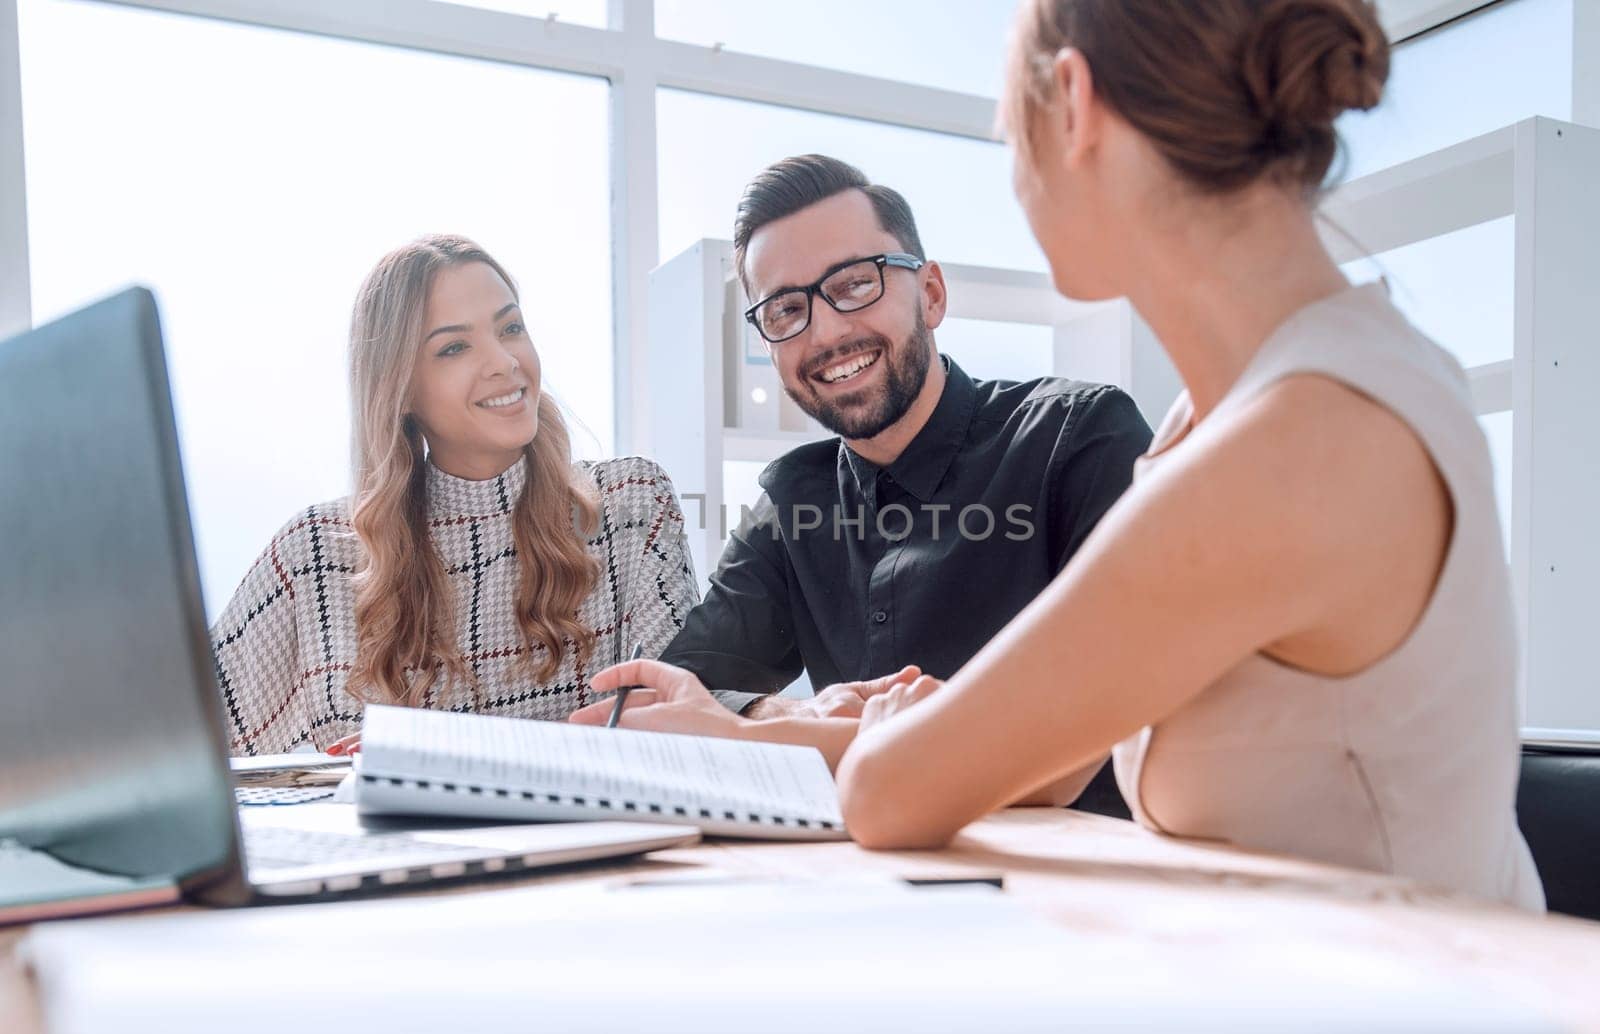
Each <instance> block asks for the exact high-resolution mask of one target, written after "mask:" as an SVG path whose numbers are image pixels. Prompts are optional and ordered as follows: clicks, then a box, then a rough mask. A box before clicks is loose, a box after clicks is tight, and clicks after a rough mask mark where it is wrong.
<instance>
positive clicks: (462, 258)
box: [348, 235, 599, 705]
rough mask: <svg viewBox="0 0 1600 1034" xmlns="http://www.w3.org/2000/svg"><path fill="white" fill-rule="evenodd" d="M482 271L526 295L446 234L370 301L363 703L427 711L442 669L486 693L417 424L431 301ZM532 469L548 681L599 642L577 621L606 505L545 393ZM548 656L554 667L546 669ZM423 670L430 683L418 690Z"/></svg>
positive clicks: (361, 516)
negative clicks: (433, 523) (477, 675)
mask: <svg viewBox="0 0 1600 1034" xmlns="http://www.w3.org/2000/svg"><path fill="white" fill-rule="evenodd" d="M469 262H482V263H483V264H484V265H487V266H488V267H489V268H490V269H493V270H494V271H495V273H497V274H498V275H499V277H500V279H501V280H504V281H505V283H506V286H507V287H508V288H510V289H511V294H512V297H513V298H515V297H516V294H517V287H516V284H515V283H514V282H513V281H512V279H511V277H510V276H508V275H507V274H506V271H505V270H504V269H503V268H501V266H500V264H499V263H498V262H496V261H495V260H494V259H493V258H491V257H489V255H488V254H487V253H486V252H485V251H484V250H483V249H482V248H480V247H478V246H477V245H476V244H474V243H472V242H471V241H469V240H467V239H465V238H463V237H451V236H443V235H439V236H431V237H423V238H420V239H418V240H415V241H412V242H411V243H410V244H407V245H405V246H404V247H402V248H399V249H397V250H395V251H392V252H390V253H389V254H388V255H385V256H384V257H383V259H382V260H380V261H379V262H378V265H377V267H376V268H374V269H373V271H372V272H371V273H370V274H368V276H367V279H366V281H365V282H364V283H363V284H362V285H361V290H360V292H359V293H358V294H357V296H356V303H355V311H354V313H353V314H352V317H351V323H350V393H351V401H352V403H353V404H352V407H351V408H352V411H353V414H354V427H353V428H352V430H353V443H352V444H353V452H354V461H355V494H354V496H353V497H352V500H351V511H352V523H353V524H354V526H355V531H356V534H357V536H359V537H360V539H361V545H362V547H363V548H362V554H363V558H362V562H361V566H360V568H359V570H358V571H357V572H356V576H355V583H354V584H355V588H356V601H355V616H356V660H355V665H354V667H353V668H352V670H351V672H350V680H349V683H348V684H349V687H350V690H351V692H352V693H353V694H354V695H356V696H357V697H359V698H361V699H366V700H371V701H377V702H382V703H405V704H413V705H415V704H418V703H420V702H421V701H422V700H423V699H424V698H425V696H426V694H427V691H428V689H429V687H431V686H432V685H433V683H434V681H435V680H436V679H437V678H438V676H439V673H440V669H441V668H442V669H444V670H447V671H449V672H450V673H451V674H452V675H454V676H456V677H457V678H459V679H460V680H462V681H464V682H466V683H467V684H469V685H474V686H475V685H476V680H475V679H474V678H473V676H472V671H471V668H470V667H469V666H468V665H467V663H466V662H465V660H464V659H463V658H462V656H461V652H460V650H459V649H458V648H457V634H456V620H455V608H454V597H453V595H452V589H451V586H450V581H449V578H448V576H447V575H446V573H445V569H444V562H443V561H442V560H441V559H440V557H439V552H438V550H437V549H436V548H435V547H434V545H433V541H432V535H431V533H430V531H429V523H428V499H427V487H428V474H427V469H426V467H425V466H424V464H425V463H426V462H427V461H426V458H425V452H424V442H423V438H422V431H421V429H420V428H419V427H418V426H417V422H416V420H415V419H414V418H412V417H411V416H409V415H407V413H406V408H407V406H408V404H409V403H408V396H409V392H410V385H411V375H412V372H413V370H414V369H415V367H416V357H417V349H418V345H419V343H420V342H421V341H422V334H423V329H424V328H423V322H422V320H423V309H424V306H425V305H426V304H427V300H428V292H429V290H430V289H431V288H432V286H433V281H434V279H435V277H436V276H437V275H438V273H439V270H441V269H443V268H445V267H447V266H458V265H463V264H465V263H469ZM523 462H524V463H526V464H527V468H528V469H527V473H528V476H527V483H526V484H525V486H524V487H523V489H522V494H521V495H520V496H519V497H518V499H517V501H516V504H515V507H514V509H513V511H512V518H511V532H512V540H513V541H514V542H515V543H516V550H517V560H518V564H519V567H520V579H519V585H518V591H517V600H516V612H517V625H518V627H519V628H520V629H521V630H522V635H523V639H524V641H525V646H526V651H527V652H526V654H525V656H524V660H525V661H526V662H527V663H528V665H529V668H530V670H531V671H532V672H533V675H534V677H535V678H536V679H538V680H540V681H544V680H547V679H549V678H551V677H552V676H554V675H555V673H556V671H557V669H558V668H559V667H560V665H561V660H562V657H563V655H564V654H565V649H566V648H565V645H564V644H565V643H566V642H571V643H573V644H574V645H575V646H576V648H577V650H578V655H579V656H580V657H585V656H587V654H588V651H589V649H590V648H591V646H592V640H593V635H592V634H591V633H590V631H589V630H588V629H586V628H584V626H583V625H581V624H580V623H579V622H578V619H577V613H578V608H579V606H581V604H582V603H583V600H584V597H586V596H587V595H588V594H589V591H590V589H592V588H593V586H594V584H595V582H596V580H597V579H598V578H599V565H598V564H597V563H596V562H595V560H594V558H593V557H591V556H589V554H588V550H587V549H586V548H585V543H584V538H585V537H586V536H587V535H588V534H590V533H592V531H593V529H594V527H595V525H596V523H597V521H598V519H599V507H598V502H597V500H596V499H595V497H594V490H593V488H592V486H590V485H589V484H588V482H587V481H586V480H585V479H584V478H583V477H582V476H581V475H580V474H579V473H578V472H577V471H575V470H574V469H573V466H572V453H571V445H570V439H569V437H568V434H567V426H566V422H565V421H564V420H563V419H562V417H561V413H560V410H559V409H558V408H557V404H556V400H555V399H554V398H553V397H552V396H551V395H549V394H548V393H546V392H541V393H540V395H539V432H538V434H537V435H536V436H535V437H534V439H533V441H532V442H530V443H529V444H528V447H527V448H526V449H525V450H524V454H523ZM580 531H581V533H580ZM539 647H542V648H543V652H544V656H543V659H542V660H540V661H539V663H538V664H537V665H535V664H533V654H534V652H535V650H536V648H539ZM411 672H416V673H417V674H418V676H419V677H418V678H417V679H416V681H415V682H414V683H412V682H411V681H410V673H411Z"/></svg>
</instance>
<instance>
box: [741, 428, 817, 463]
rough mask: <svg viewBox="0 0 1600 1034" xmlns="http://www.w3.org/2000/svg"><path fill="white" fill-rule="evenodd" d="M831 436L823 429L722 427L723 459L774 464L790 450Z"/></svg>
mask: <svg viewBox="0 0 1600 1034" xmlns="http://www.w3.org/2000/svg"><path fill="white" fill-rule="evenodd" d="M831 437H832V435H829V434H828V433H826V432H825V431H822V430H816V431H751V430H747V429H746V428H742V427H725V428H723V429H722V458H723V459H725V460H739V461H744V462H757V463H770V462H771V461H773V460H775V459H777V458H778V457H779V456H782V455H783V454H784V453H786V452H788V451H789V450H790V449H794V448H798V447H799V446H802V445H809V444H810V443H811V442H820V441H822V440H823V439H826V438H831Z"/></svg>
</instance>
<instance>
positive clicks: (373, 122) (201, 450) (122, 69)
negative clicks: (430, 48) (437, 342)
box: [20, 0, 612, 613]
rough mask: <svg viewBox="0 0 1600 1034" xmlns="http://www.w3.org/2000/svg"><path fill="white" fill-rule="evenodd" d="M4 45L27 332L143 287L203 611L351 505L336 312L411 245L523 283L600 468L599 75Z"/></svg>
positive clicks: (238, 32) (607, 345) (446, 63)
mask: <svg viewBox="0 0 1600 1034" xmlns="http://www.w3.org/2000/svg"><path fill="white" fill-rule="evenodd" d="M20 32H21V54H22V85H23V105H24V125H25V142H26V156H27V187H28V192H27V202H28V223H29V238H30V244H31V259H32V288H33V314H34V320H35V322H44V321H45V320H48V319H50V318H52V317H54V316H56V315H59V314H61V313H63V312H65V311H68V310H70V309H72V308H74V307H76V306H78V305H81V304H82V303H84V302H86V301H88V300H90V299H92V298H94V297H96V296H99V295H102V294H104V293H106V292H108V291H111V290H113V289H115V288H117V287H118V286H120V285H123V284H126V283H130V282H142V283H148V284H152V285H154V286H155V287H156V290H157V293H158V296H159V298H160V301H161V306H162V316H163V320H164V323H165V329H166V335H167V342H168V350H169V356H170V359H169V361H170V365H171V369H172V378H173V390H174V393H175V400H176V405H177V411H178V418H179V422H180V435H181V440H182V444H183V452H184V462H185V466H186V468H187V469H186V473H187V475H188V482H189V494H190V506H191V509H192V510H193V513H194V518H195V521H194V523H195V528H196V537H197V539H198V546H199V550H200V561H201V570H202V575H203V581H204V587H205V592H206V601H207V605H208V608H209V609H210V610H211V612H212V613H216V612H217V611H218V610H220V609H221V607H222V606H223V605H225V604H226V603H227V601H228V598H229V596H230V595H231V594H232V592H233V589H234V587H235V585H236V584H237V582H238V580H239V578H240V577H241V576H242V575H243V573H244V571H245V569H246V568H247V567H248V565H249V564H250V562H251V561H252V560H253V559H254V557H255V556H256V554H257V553H259V552H260V550H261V548H262V547H263V546H264V545H265V544H266V542H267V539H268V537H269V536H270V535H271V534H272V532H273V531H274V530H276V528H277V527H278V526H279V525H280V524H282V523H283V522H284V521H285V520H287V519H288V518H289V517H290V516H291V515H292V514H293V513H294V512H295V511H296V510H298V509H300V508H302V507H304V506H306V505H308V504H310V503H314V502H319V501H323V500H327V499H331V498H334V497H337V496H340V495H342V494H344V493H345V492H346V491H347V490H348V468H349V415H348V407H349V403H348V399H347V389H346V374H345V340H346V334H347V331H348V326H349V318H350V307H351V303H352V301H353V299H354V297H355V291H356V287H357V286H358V284H359V283H360V281H361V279H362V277H363V276H365V274H366V272H367V270H368V269H369V268H370V267H371V266H372V265H373V263H374V262H375V261H376V260H377V259H378V258H379V257H380V256H381V255H382V254H383V253H384V252H386V251H387V250H389V249H390V248H392V247H394V246H396V245H398V244H400V243H402V242H404V241H406V240H408V239H410V238H412V237H414V236H416V235H419V234H422V233H430V232H453V233H463V234H466V235H468V236H471V237H473V238H475V239H477V240H478V241H479V242H480V243H481V244H483V245H484V246H485V247H486V248H487V249H488V250H489V251H490V253H491V254H494V255H495V256H496V257H497V258H498V259H499V260H500V261H501V262H502V263H503V264H504V265H505V266H506V268H507V269H508V270H509V271H510V272H511V274H512V275H513V276H514V277H516V278H517V279H518V280H519V281H520V282H521V287H522V294H523V300H524V303H525V309H526V311H527V314H528V315H529V317H530V326H531V328H532V329H533V331H534V333H535V341H536V343H537V344H538V346H539V349H540V354H541V358H542V360H543V363H544V370H545V380H546V384H547V385H548V386H549V387H550V388H551V389H552V390H553V391H555V392H556V393H558V394H559V395H560V397H561V398H562V399H563V400H564V401H565V402H566V403H567V404H568V406H569V407H570V408H571V410H572V411H573V412H574V413H575V415H576V417H577V418H578V421H579V422H581V424H582V425H583V427H585V428H587V429H588V431H589V432H590V433H589V434H588V435H587V436H585V435H583V434H581V433H580V434H579V435H578V436H577V438H578V440H579V444H580V446H581V450H582V451H583V452H584V453H588V454H597V453H607V452H609V451H610V450H611V447H612V441H611V438H612V382H611V356H612V335H611V324H612V319H611V311H612V308H611V306H612V291H611V245H610V232H609V227H610V215H609V212H610V209H609V204H610V199H609V190H608V176H609V164H608V147H607V138H606V132H607V86H606V83H605V81H604V80H600V79H588V78H580V77H576V76H567V75H559V74H555V73H550V72H543V71H533V70H528V69H522V68H515V67H511V66H507V65H498V64H491V63H488V62H479V61H470V60H465V59H461V58H454V57H444V56H438V55H433V54H427V53H422V52H419V51H407V50H398V49H390V48H386V47H379V46H372V45H366V44H358V43H350V42H344V41H339V40H332V39H326V38H321V37H316V36H309V35H303V34H297V33H289V32H278V31H273V30H266V29H258V28H251V27H245V26H240V25H234V24H228V23H223V22H217V21H208V20H203V19H197V18H190V17H183V16H175V15H168V14H161V13H153V12H149V11H140V10H133V9H127V8H120V7H116V6H112V5H106V4H98V3H76V2H63V0H24V2H23V3H22V4H21V5H20ZM87 70H92V73H90V72H89V71H87ZM556 141H559V145H555V144H553V142H556Z"/></svg>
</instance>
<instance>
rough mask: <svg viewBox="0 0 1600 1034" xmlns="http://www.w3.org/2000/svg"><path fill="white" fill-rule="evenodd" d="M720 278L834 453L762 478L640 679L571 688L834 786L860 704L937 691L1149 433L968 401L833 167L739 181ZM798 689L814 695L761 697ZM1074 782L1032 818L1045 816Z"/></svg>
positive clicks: (777, 170) (1036, 395) (1109, 497)
mask: <svg viewBox="0 0 1600 1034" xmlns="http://www.w3.org/2000/svg"><path fill="white" fill-rule="evenodd" d="M734 257H735V264H736V266H737V269H738V273H739V276H740V278H741V281H742V283H743V285H744V288H745V293H746V295H747V296H748V297H749V298H752V299H756V302H755V304H754V305H752V306H751V307H750V308H749V310H748V311H747V312H746V314H745V315H746V319H747V320H748V321H749V322H750V323H751V324H752V325H753V326H754V328H755V330H756V331H757V332H758V333H759V334H760V335H761V337H762V339H763V340H764V341H766V343H767V349H768V352H769V354H770V355H771V357H772V362H773V364H774V365H775V366H776V367H777V371H778V375H779V377H780V379H781V381H782V383H783V387H784V391H785V392H787V393H788V395H789V397H790V398H792V399H793V400H794V401H795V403H796V404H798V405H799V407H800V408H801V409H802V410H804V411H805V412H806V413H808V414H810V415H811V416H812V417H813V418H814V419H816V420H817V421H818V422H819V423H821V424H822V425H823V426H824V427H826V428H827V429H828V430H830V431H832V432H834V433H835V434H836V435H838V436H839V438H837V439H829V440H827V441H823V442H817V443H814V444H810V445H804V446H801V447H800V448H798V449H795V450H793V451H791V452H789V453H788V454H787V455H785V456H783V457H781V458H780V459H778V460H776V461H775V462H773V463H772V464H771V465H769V466H768V467H767V468H766V470H765V471H764V472H763V473H762V475H761V486H762V488H763V489H765V494H764V495H763V496H762V498H761V500H760V502H759V503H758V504H757V506H756V508H755V510H754V519H753V520H751V521H747V522H745V523H744V524H743V525H742V526H741V527H740V528H739V529H738V530H737V531H736V532H735V533H734V535H733V536H732V538H731V540H730V541H729V543H728V546H727V548H726V550H725V551H724V553H723V555H722V560H721V562H720V564H719V565H718V567H717V571H716V573H715V574H713V575H712V577H711V589H710V591H709V592H708V593H707V595H706V598H705V600H704V601H703V602H702V603H701V604H700V605H699V606H697V607H696V608H695V609H694V610H693V611H691V612H690V613H689V615H688V618H687V621H686V623H685V625H684V628H683V631H682V632H681V633H679V635H678V636H677V638H676V639H674V640H673V642H672V643H671V644H670V645H669V646H668V647H667V649H666V651H665V652H664V653H663V654H662V657H661V659H660V661H635V662H630V663H628V664H622V665H618V666H616V667H613V668H611V669H608V670H607V671H604V672H601V673H598V674H597V675H596V676H595V678H594V682H593V687H594V689H595V690H597V691H604V690H610V689H615V688H618V687H620V686H623V685H634V684H639V685H642V686H644V687H645V688H643V689H638V690H634V691H632V693H631V694H630V696H629V698H628V701H627V708H626V710H625V711H624V713H623V716H622V724H623V725H625V726H627V727H631V728H646V729H657V730H661V731H674V732H692V733H699V734H705V735H717V736H734V737H745V738H755V739H766V740H778V741H782V742H794V743H808V744H811V745H814V746H817V747H818V748H820V749H821V750H822V752H823V754H824V755H825V756H826V757H827V758H828V761H829V764H830V765H833V764H836V763H837V762H838V759H839V757H840V756H841V755H842V754H843V752H844V748H845V747H846V746H848V745H849V742H850V740H851V739H852V738H853V737H854V735H855V726H856V718H857V717H858V716H859V715H860V713H861V708H862V706H863V705H864V703H865V699H866V697H867V696H869V695H871V694H872V693H874V692H881V691H883V690H884V689H887V688H888V687H889V686H890V685H891V684H892V683H893V682H895V681H909V680H910V679H911V678H915V677H916V674H918V673H926V674H929V675H933V676H935V677H937V678H941V679H943V678H948V677H949V676H950V675H952V674H954V673H955V671H956V669H958V668H960V667H961V666H962V665H963V664H965V663H966V662H967V660H968V659H970V658H971V657H972V656H973V655H974V654H975V653H977V651H978V650H979V649H980V648H982V647H983V645H984V644H985V643H987V642H988V641H989V639H990V638H991V637H992V636H993V635H994V634H995V633H996V632H998V631H999V630H1000V629H1001V628H1003V627H1004V626H1005V625H1006V623H1007V622H1009V621H1010V620H1011V618H1012V617H1014V616H1015V615H1016V614H1017V612H1018V611H1020V610H1021V609H1022V608H1023V607H1024V606H1026V605H1027V604H1028V602H1029V601H1031V600H1032V599H1033V597H1034V596H1035V595H1037V594H1038V593H1039V592H1040V591H1041V590H1042V589H1043V588H1044V587H1045V586H1046V585H1047V584H1049V582H1050V581H1051V579H1053V578H1054V577H1055V576H1056V574H1057V572H1059V571H1060V570H1061V568H1062V567H1063V566H1064V565H1065V564H1066V562H1067V560H1068V559H1069V558H1070V557H1071V556H1072V554H1073V553H1074V552H1075V551H1076V550H1077V548H1078V546H1079V545H1080V544H1081V543H1082V542H1083V540H1084V538H1085V536H1087V535H1088V534H1089V532H1090V530H1091V529H1092V528H1093V527H1094V525H1095V523H1096V522H1097V521H1099V519H1100V517H1101V515H1103V514H1104V513H1105V512H1106V510H1107V509H1108V508H1109V507H1110V506H1111V504H1112V503H1113V502H1115V501H1116V499H1117V498H1118V497H1119V496H1120V495H1121V494H1122V492H1123V490H1124V489H1126V488H1127V486H1128V484H1129V481H1130V479H1131V476H1132V469H1133V461H1134V459H1135V458H1136V457H1138V456H1139V455H1140V454H1142V453H1143V452H1144V450H1145V449H1146V448H1147V447H1148V445H1149V443H1150V428H1149V426H1148V425H1147V424H1146V423H1145V421H1144V418H1143V417H1142V416H1140V414H1139V411H1138V409H1137V407H1135V405H1134V403H1133V401H1132V400H1131V399H1130V398H1129V397H1128V396H1127V395H1125V394H1124V393H1122V392H1121V391H1119V390H1117V389H1116V388H1113V387H1109V386H1106V385H1097V384H1087V383H1083V382H1081V381H1071V380H1065V379H1060V378H1053V377H1052V378H1042V379H1039V380H1034V381H1028V382H1024V383H1020V384H1019V383H1015V382H1008V381H974V380H973V379H972V378H970V377H969V376H967V374H966V373H965V372H964V371H962V369H961V368H960V367H959V366H957V365H956V364H955V363H953V362H951V361H950V360H949V359H948V358H945V357H941V356H940V355H939V353H938V351H937V348H936V346H935V343H934V337H933V332H934V329H935V328H937V327H938V326H939V324H940V323H941V322H942V321H943V319H944V316H945V308H946V302H947V298H946V292H945V283H944V275H943V273H942V272H941V271H940V269H939V266H938V264H937V263H935V262H930V261H928V260H927V259H926V257H925V256H924V254H923V250H922V242H921V240H920V239H919V237H918V235H917V228H916V223H915V221H914V220H913V218H912V215H911V209H910V207H909V206H908V205H907V204H906V202H905V199H904V198H903V197H901V196H900V194H898V193H897V192H895V191H894V190H891V189H889V188H888V187H884V186H878V185H873V184H871V183H869V182H868V181H867V179H866V177H864V176H863V175H862V174H861V173H860V171H858V170H857V169H855V168H854V167H852V166H850V165H847V164H846V163H844V162H841V161H838V160H837V159H833V158H828V157H824V156H821V155H804V156H800V157H795V158H789V159H785V160H784V161H781V162H778V163H777V164H775V165H773V166H771V167H770V168H768V169H767V170H765V171H764V172H762V173H761V174H760V175H759V176H757V177H756V179H755V180H754V181H753V182H752V183H751V184H750V185H749V187H747V188H746V190H745V193H744V197H743V198H742V200H741V201H740V204H739V210H738V215H737V218H736V220H735V226H734ZM908 667H909V668H912V669H914V670H912V671H908V670H907V669H908ZM802 669H803V670H805V671H806V673H807V674H809V676H810V678H811V682H812V684H813V685H814V686H826V687H827V688H826V689H824V690H823V691H822V692H820V693H818V694H816V695H815V696H814V697H812V698H811V699H807V700H794V699H789V698H784V697H779V696H776V695H775V694H776V691H778V690H780V689H782V688H783V687H784V686H786V685H788V684H789V683H790V682H792V681H793V680H794V679H795V678H796V676H798V675H799V674H800V672H801V670H802ZM1067 676H1068V673H1065V672H1064V673H1063V677H1067ZM707 687H709V690H710V692H708V690H707ZM998 703H999V702H997V704H998ZM610 708H611V701H609V700H607V701H602V702H601V703H599V704H595V705H591V706H590V707H589V708H586V709H583V710H580V711H579V712H577V713H576V714H574V715H573V719H572V720H574V721H578V722H590V723H601V722H604V721H605V719H606V718H607V716H608V714H609V711H610ZM1095 767H1098V766H1095ZM1093 774H1094V772H1093V769H1090V770H1088V771H1086V772H1084V773H1081V774H1080V777H1078V778H1075V779H1072V780H1068V781H1067V782H1066V783H1064V784H1062V785H1061V786H1060V787H1056V788H1046V789H1045V790H1044V791H1042V797H1041V798H1040V802H1041V803H1043V802H1045V801H1048V802H1050V803H1067V802H1068V801H1069V800H1070V799H1071V798H1073V797H1076V796H1077V793H1078V791H1079V790H1081V789H1082V787H1083V785H1084V784H1085V783H1087V782H1088V780H1089V778H1090V776H1092V775H1093Z"/></svg>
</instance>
